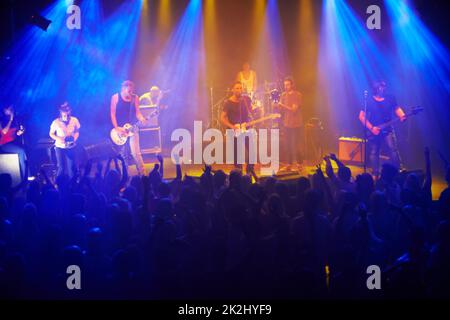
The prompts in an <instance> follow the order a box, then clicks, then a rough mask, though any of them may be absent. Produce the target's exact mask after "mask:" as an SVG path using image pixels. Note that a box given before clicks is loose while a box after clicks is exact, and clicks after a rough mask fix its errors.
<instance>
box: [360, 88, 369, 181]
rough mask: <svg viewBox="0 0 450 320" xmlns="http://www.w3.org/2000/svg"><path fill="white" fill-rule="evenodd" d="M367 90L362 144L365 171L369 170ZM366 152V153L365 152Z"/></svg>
mask: <svg viewBox="0 0 450 320" xmlns="http://www.w3.org/2000/svg"><path fill="white" fill-rule="evenodd" d="M367 95H368V92H367V90H364V135H363V143H362V144H361V148H362V150H361V155H363V156H364V162H363V163H364V165H363V167H364V173H366V172H367ZM363 153H364V154H363Z"/></svg>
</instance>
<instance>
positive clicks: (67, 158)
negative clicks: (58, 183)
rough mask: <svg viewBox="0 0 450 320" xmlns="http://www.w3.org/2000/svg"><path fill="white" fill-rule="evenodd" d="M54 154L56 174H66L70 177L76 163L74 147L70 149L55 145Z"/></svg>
mask: <svg viewBox="0 0 450 320" xmlns="http://www.w3.org/2000/svg"><path fill="white" fill-rule="evenodd" d="M55 155H56V165H57V167H58V170H57V173H56V175H57V176H60V175H62V174H67V175H68V176H69V177H72V176H73V174H74V171H73V169H74V165H75V164H76V147H75V148H70V149H63V148H58V147H55Z"/></svg>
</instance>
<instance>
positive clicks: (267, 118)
mask: <svg viewBox="0 0 450 320" xmlns="http://www.w3.org/2000/svg"><path fill="white" fill-rule="evenodd" d="M270 119H272V117H270V116H269V117H262V118H260V119H257V120H253V121H250V122H246V125H247V126H252V125H254V124H257V123H260V122H264V121H267V120H270Z"/></svg>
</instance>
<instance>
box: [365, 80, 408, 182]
mask: <svg viewBox="0 0 450 320" xmlns="http://www.w3.org/2000/svg"><path fill="white" fill-rule="evenodd" d="M372 92H373V95H372V97H370V98H369V99H368V100H367V114H366V113H365V112H364V110H361V111H360V112H359V120H360V121H361V123H362V124H363V126H365V127H366V128H367V130H369V131H370V132H371V136H370V137H369V139H368V144H367V153H368V155H369V160H370V165H371V167H372V173H373V174H374V175H375V176H378V174H379V166H380V164H379V163H380V150H381V148H382V146H383V145H385V146H386V147H387V149H388V152H389V157H390V159H391V162H392V163H393V164H394V165H396V166H397V167H400V166H401V160H400V154H399V152H398V148H397V140H396V137H395V132H394V129H393V128H392V126H389V127H387V128H385V129H383V130H382V129H381V128H380V127H378V126H381V125H382V124H383V123H386V122H389V121H391V120H392V118H393V117H394V115H395V117H398V118H399V119H400V121H401V122H404V121H405V120H406V114H405V112H404V111H403V109H402V108H401V107H400V106H399V105H398V104H397V101H396V99H395V97H394V96H393V95H389V94H386V83H385V82H384V81H375V82H374V83H373V85H372Z"/></svg>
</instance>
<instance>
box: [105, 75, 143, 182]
mask: <svg viewBox="0 0 450 320" xmlns="http://www.w3.org/2000/svg"><path fill="white" fill-rule="evenodd" d="M110 111H111V123H112V125H113V126H114V128H115V129H116V130H118V131H119V132H120V133H123V134H125V133H126V132H125V129H124V128H123V126H124V125H125V124H127V123H129V124H132V125H134V124H136V123H137V122H138V121H141V122H144V121H145V117H144V116H143V115H142V113H141V111H140V110H139V97H138V96H137V95H136V94H135V93H134V83H133V82H132V81H130V80H126V81H124V82H122V87H121V90H120V92H119V93H116V94H114V95H113V96H112V97H111V107H110ZM117 148H118V150H117V151H118V153H120V154H121V155H122V157H123V158H124V159H125V162H126V163H127V165H129V160H130V153H131V156H132V158H133V159H134V162H135V164H136V169H137V171H138V174H139V175H143V174H145V173H144V160H143V159H142V154H141V150H140V148H139V128H138V127H137V126H136V125H135V126H134V135H133V136H131V137H130V139H128V141H127V143H126V144H125V145H123V146H119V147H117Z"/></svg>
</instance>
